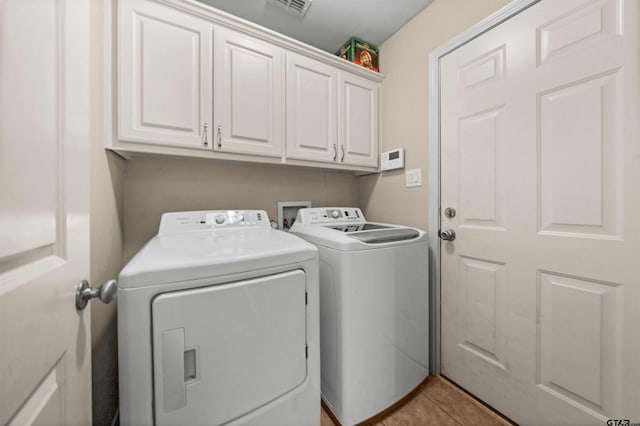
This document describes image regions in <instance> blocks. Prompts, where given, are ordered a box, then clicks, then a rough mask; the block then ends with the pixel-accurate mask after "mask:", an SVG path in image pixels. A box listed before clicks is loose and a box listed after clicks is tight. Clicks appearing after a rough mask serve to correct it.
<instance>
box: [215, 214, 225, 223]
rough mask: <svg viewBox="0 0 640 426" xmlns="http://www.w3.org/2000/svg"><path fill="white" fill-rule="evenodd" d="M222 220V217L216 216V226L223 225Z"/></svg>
mask: <svg viewBox="0 0 640 426" xmlns="http://www.w3.org/2000/svg"><path fill="white" fill-rule="evenodd" d="M224 219H225V217H224V215H221V214H219V215H218V216H216V223H217V224H218V225H222V224H223V223H224Z"/></svg>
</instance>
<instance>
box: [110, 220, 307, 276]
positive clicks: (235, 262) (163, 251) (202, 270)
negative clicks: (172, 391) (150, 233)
mask: <svg viewBox="0 0 640 426" xmlns="http://www.w3.org/2000/svg"><path fill="white" fill-rule="evenodd" d="M315 258H317V249H316V248H315V247H314V246H313V245H311V244H309V243H307V242H306V241H303V240H302V239H300V238H298V237H296V236H294V235H290V234H288V233H286V232H282V231H276V230H274V229H271V228H266V227H256V228H245V229H238V228H235V229H216V230H199V231H191V232H184V233H175V234H165V235H157V236H155V237H154V238H152V239H151V240H150V241H149V242H148V243H147V244H146V245H145V246H144V247H143V248H142V249H141V250H140V251H139V252H138V254H137V255H135V256H134V257H133V259H131V261H130V262H129V263H128V264H127V265H126V266H125V267H124V269H123V270H122V271H121V272H120V277H119V279H118V287H119V288H133V287H144V286H148V285H156V284H163V283H171V282H179V281H186V280H195V279H201V278H209V277H218V276H222V275H229V274H234V273H239V272H245V271H253V270H258V269H264V268H269V267H274V266H280V265H285V264H290V263H296V262H302V261H305V260H309V259H315Z"/></svg>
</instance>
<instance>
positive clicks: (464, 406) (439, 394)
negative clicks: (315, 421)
mask: <svg viewBox="0 0 640 426" xmlns="http://www.w3.org/2000/svg"><path fill="white" fill-rule="evenodd" d="M431 425H433V426H464V425H474V426H504V425H512V423H509V422H508V421H507V420H505V419H504V418H502V417H500V416H499V415H498V414H496V413H494V412H493V411H491V410H490V409H488V408H487V407H485V406H484V405H482V404H481V403H480V402H478V401H476V400H475V399H473V398H472V397H471V396H469V395H468V394H466V393H465V392H464V391H462V390H461V389H460V388H458V387H457V386H455V385H454V384H453V383H451V382H449V381H448V380H447V379H445V378H443V377H440V376H432V377H429V380H427V382H426V383H425V384H424V385H423V387H422V389H420V391H419V392H417V393H416V394H415V395H414V396H413V398H411V400H410V401H408V402H407V403H406V404H405V405H403V406H402V407H400V408H399V409H398V410H396V411H394V412H392V413H390V414H389V415H387V416H386V417H384V418H383V419H381V420H380V422H378V423H376V424H375V425H374V426H431ZM321 426H336V425H335V423H334V422H333V421H332V420H331V417H329V415H328V414H327V413H326V412H325V411H324V409H323V410H322V415H321Z"/></svg>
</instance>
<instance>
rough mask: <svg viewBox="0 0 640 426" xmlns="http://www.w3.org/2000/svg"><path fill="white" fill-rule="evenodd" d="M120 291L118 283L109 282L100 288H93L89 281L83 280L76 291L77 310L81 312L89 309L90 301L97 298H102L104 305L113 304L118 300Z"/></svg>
mask: <svg viewBox="0 0 640 426" xmlns="http://www.w3.org/2000/svg"><path fill="white" fill-rule="evenodd" d="M117 291H118V281H116V280H109V281H107V282H105V283H104V284H102V285H101V286H100V287H98V288H91V287H90V286H89V281H87V280H82V282H81V283H80V285H79V286H78V288H77V289H76V309H77V310H79V311H81V310H83V309H84V308H86V307H87V303H89V300H91V299H94V298H96V297H98V298H100V301H101V302H102V303H111V302H112V301H113V299H115V298H116V292H117Z"/></svg>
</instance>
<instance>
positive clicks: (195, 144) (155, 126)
mask: <svg viewBox="0 0 640 426" xmlns="http://www.w3.org/2000/svg"><path fill="white" fill-rule="evenodd" d="M118 33H119V56H118V59H119V61H118V63H119V73H118V76H119V96H118V106H119V114H118V117H119V121H118V124H119V126H118V136H119V139H121V140H127V141H133V142H141V143H151V144H161V145H171V146H180V147H186V148H203V149H210V146H211V145H210V144H209V143H207V144H206V145H205V143H204V142H205V139H206V138H205V135H204V127H205V123H206V124H207V126H210V124H211V120H212V107H213V106H212V88H211V86H212V78H213V76H212V63H211V61H212V35H213V27H212V25H211V24H210V23H209V22H207V21H205V20H203V19H200V18H197V17H195V16H191V15H187V14H185V13H182V12H180V11H177V10H174V9H171V8H169V7H165V6H161V5H158V4H155V3H153V2H151V1H148V0H132V1H126V2H120V3H119V32H118ZM207 137H208V135H207Z"/></svg>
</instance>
